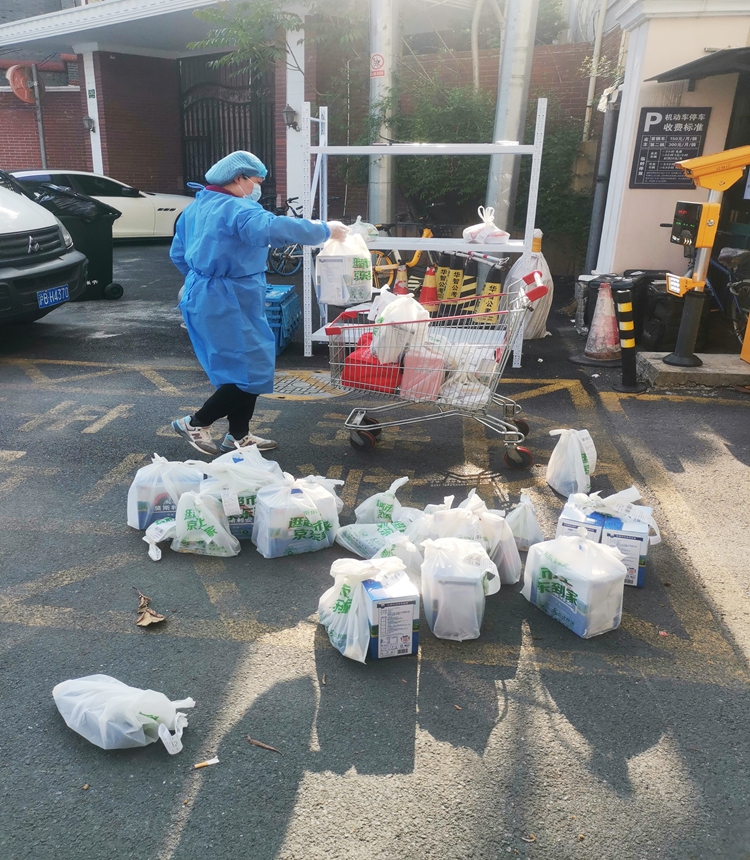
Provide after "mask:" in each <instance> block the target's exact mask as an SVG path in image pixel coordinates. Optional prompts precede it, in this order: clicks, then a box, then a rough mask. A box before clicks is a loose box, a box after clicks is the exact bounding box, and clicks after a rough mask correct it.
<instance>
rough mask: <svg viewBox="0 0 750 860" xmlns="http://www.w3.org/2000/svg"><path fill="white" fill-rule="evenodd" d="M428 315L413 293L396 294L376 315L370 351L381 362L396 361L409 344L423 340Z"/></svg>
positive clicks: (393, 362)
mask: <svg viewBox="0 0 750 860" xmlns="http://www.w3.org/2000/svg"><path fill="white" fill-rule="evenodd" d="M429 319H430V314H429V311H426V310H425V309H424V308H423V307H422V305H420V304H419V302H418V301H417V300H416V299H415V298H414V297H413V296H399V297H398V298H397V299H395V300H394V301H392V302H390V303H389V304H388V305H386V306H385V307H384V308H383V310H382V312H381V313H380V314H379V316H378V317H377V319H376V323H377V324H376V325H375V326H374V327H373V333H372V343H371V344H370V352H371V353H372V354H373V355H374V356H375V358H377V359H378V361H379V362H380V363H381V364H395V363H396V362H397V361H399V359H400V358H401V356H402V354H403V352H404V350H405V349H406V348H407V347H408V346H410V345H421V344H422V343H424V341H425V339H426V338H427V326H428V322H427V321H428V320H429ZM420 320H422V322H419V321H420Z"/></svg>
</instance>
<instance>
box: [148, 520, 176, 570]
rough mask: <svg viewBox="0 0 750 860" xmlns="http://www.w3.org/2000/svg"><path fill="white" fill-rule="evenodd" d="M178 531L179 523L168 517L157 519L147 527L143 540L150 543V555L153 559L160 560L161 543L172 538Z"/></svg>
mask: <svg viewBox="0 0 750 860" xmlns="http://www.w3.org/2000/svg"><path fill="white" fill-rule="evenodd" d="M176 531H177V523H176V521H175V520H173V519H170V518H167V519H163V520H156V522H153V523H151V525H150V526H149V527H148V528H147V529H146V534H145V535H144V536H143V540H145V541H146V543H147V544H148V557H149V558H150V559H151V560H152V561H159V559H160V558H161V548H160V547H159V544H160V543H161V542H162V541H165V540H172V538H174V536H175V532H176Z"/></svg>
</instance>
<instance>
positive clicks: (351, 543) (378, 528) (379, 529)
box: [336, 521, 406, 558]
mask: <svg viewBox="0 0 750 860" xmlns="http://www.w3.org/2000/svg"><path fill="white" fill-rule="evenodd" d="M405 530H406V524H405V523H400V522H398V521H397V522H393V523H352V524H351V525H348V526H340V527H339V530H338V531H337V532H336V543H337V544H339V545H340V546H343V547H344V549H348V550H349V552H353V553H355V554H356V555H359V556H361V557H362V558H373V556H375V554H376V553H377V552H378V550H380V549H382V548H383V547H384V546H385V545H386V544H387V543H389V542H390V540H392V538H393V537H394V535H397V534H402V533H403V532H404V531H405Z"/></svg>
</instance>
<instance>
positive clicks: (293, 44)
mask: <svg viewBox="0 0 750 860" xmlns="http://www.w3.org/2000/svg"><path fill="white" fill-rule="evenodd" d="M304 36H305V32H304V30H292V31H289V32H288V33H287V34H286V47H287V64H286V103H287V104H288V105H289V106H290V107H293V108H294V109H295V110H296V111H297V117H298V125H299V123H300V122H301V118H302V105H303V104H304V101H305V74H304V72H305V43H304V41H301V40H303V39H304ZM282 107H283V105H277V108H278V109H279V110H281V108H282ZM302 157H303V146H302V133H301V132H300V131H295V130H294V129H293V128H288V129H287V130H286V196H287V197H299V198H300V200H301V199H302V189H303V187H304V178H303V177H304V173H303V164H302ZM279 202H280V203H281V204H282V205H283V203H284V201H283V200H281V201H279Z"/></svg>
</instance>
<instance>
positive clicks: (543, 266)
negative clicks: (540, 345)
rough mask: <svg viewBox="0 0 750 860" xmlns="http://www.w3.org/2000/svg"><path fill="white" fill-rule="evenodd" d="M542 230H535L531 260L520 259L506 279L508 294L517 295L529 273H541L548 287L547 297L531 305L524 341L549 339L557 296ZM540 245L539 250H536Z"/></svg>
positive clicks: (525, 323)
mask: <svg viewBox="0 0 750 860" xmlns="http://www.w3.org/2000/svg"><path fill="white" fill-rule="evenodd" d="M543 235H544V234H543V233H542V231H541V230H539V229H536V230H534V241H533V243H532V249H531V258H530V259H529V260H526V258H525V257H519V258H518V260H516V262H515V263H514V264H513V266H512V268H511V270H510V271H509V272H508V275H507V277H506V278H505V291H506V292H508V293H511V294H513V293H517V292H518V291H519V289H521V288H524V289H525V284H524V283H523V277H524V275H528V274H529V272H534V271H537V272H541V273H542V283H543V284H544V286H545V287H547V293H546V295H544V296H542V297H541V298H538V299H537V300H536V301H534V302H532V303H531V307H532V310H531V312H530V313H528V314H527V315H526V319H525V321H524V329H523V339H524V340H537V339H539V338H542V337H547V336H548V335H549V332H548V331H547V317H548V316H549V312H550V308H551V307H552V297H553V296H554V294H555V284H554V281H553V280H552V273H551V272H550V268H549V265H548V264H547V260H546V259H545V257H544V254H543V253H542V250H541V249H542V236H543ZM537 244H538V247H539V250H535V248H536V246H537Z"/></svg>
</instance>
